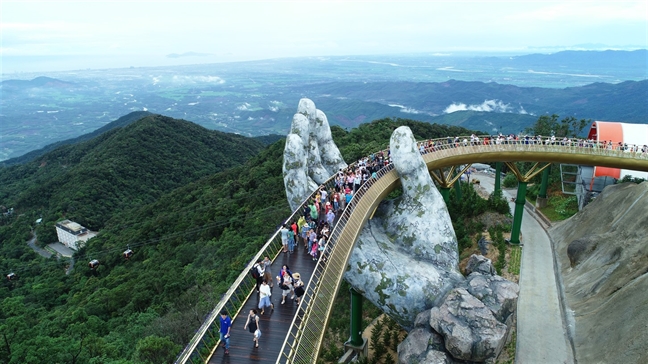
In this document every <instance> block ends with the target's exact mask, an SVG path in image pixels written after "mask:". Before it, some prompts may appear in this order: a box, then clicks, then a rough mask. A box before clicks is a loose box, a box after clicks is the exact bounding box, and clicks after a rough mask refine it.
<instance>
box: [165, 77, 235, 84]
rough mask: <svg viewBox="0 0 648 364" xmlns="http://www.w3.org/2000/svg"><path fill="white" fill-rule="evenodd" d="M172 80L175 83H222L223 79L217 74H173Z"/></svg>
mask: <svg viewBox="0 0 648 364" xmlns="http://www.w3.org/2000/svg"><path fill="white" fill-rule="evenodd" d="M172 81H173V82H175V83H183V84H184V83H216V84H219V85H221V84H223V83H225V80H223V79H222V78H220V77H218V76H178V75H175V76H173V78H172Z"/></svg>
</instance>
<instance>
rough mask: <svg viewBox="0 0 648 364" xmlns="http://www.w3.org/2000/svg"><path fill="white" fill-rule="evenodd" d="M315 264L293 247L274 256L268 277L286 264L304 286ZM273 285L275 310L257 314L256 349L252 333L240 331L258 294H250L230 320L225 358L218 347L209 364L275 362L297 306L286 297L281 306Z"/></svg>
mask: <svg viewBox="0 0 648 364" xmlns="http://www.w3.org/2000/svg"><path fill="white" fill-rule="evenodd" d="M316 263H317V262H315V261H313V260H312V258H311V256H310V255H308V254H306V252H305V249H304V246H303V245H301V246H298V247H297V249H296V250H295V253H293V254H283V253H281V254H280V255H279V256H278V257H277V259H276V260H275V261H274V263H273V264H272V268H271V270H272V276H273V277H276V276H277V274H278V273H279V271H280V270H281V267H282V266H283V265H284V264H287V265H288V267H289V268H290V270H291V271H292V272H293V273H299V274H300V275H301V279H302V281H304V284H305V285H308V282H309V280H310V277H311V275H312V273H313V270H314V269H315V265H316ZM273 283H274V287H273V288H272V303H273V304H274V305H275V307H274V310H270V309H268V308H266V310H265V313H264V314H263V315H259V316H260V322H259V326H260V328H261V339H260V340H259V347H258V348H255V347H254V342H252V334H251V333H250V332H249V331H248V330H243V326H244V325H245V321H246V320H247V315H248V314H249V312H250V309H252V308H257V307H258V304H259V295H258V294H257V293H254V294H252V295H251V296H250V299H249V300H248V301H247V302H246V304H245V306H244V307H243V309H242V310H241V312H240V313H239V315H238V316H237V317H236V318H235V319H234V320H233V321H232V329H231V331H230V332H231V339H230V350H229V355H226V354H225V350H224V348H222V347H219V348H218V349H216V351H215V352H214V355H213V356H212V357H211V359H210V360H209V363H210V364H211V363H232V364H239V363H240V364H245V363H276V361H277V357H278V356H279V351H280V350H281V346H282V345H283V342H284V339H285V338H286V334H287V333H288V328H289V327H290V324H291V323H292V320H293V317H294V314H295V312H296V310H297V304H296V303H295V302H294V301H293V300H291V299H290V296H288V297H287V299H286V303H285V304H283V305H282V304H281V289H280V288H279V286H278V285H277V282H276V280H275V281H274V282H273ZM257 311H258V310H257Z"/></svg>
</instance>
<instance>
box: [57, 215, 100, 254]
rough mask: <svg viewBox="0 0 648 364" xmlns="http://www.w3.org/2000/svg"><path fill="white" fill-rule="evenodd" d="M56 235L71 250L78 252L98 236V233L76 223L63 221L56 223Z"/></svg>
mask: <svg viewBox="0 0 648 364" xmlns="http://www.w3.org/2000/svg"><path fill="white" fill-rule="evenodd" d="M56 235H57V236H58V239H59V241H60V242H61V243H63V244H65V246H67V247H68V248H70V249H74V250H78V249H79V248H81V247H83V246H84V245H85V243H86V241H88V239H91V238H93V237H95V236H96V235H97V233H96V232H94V231H90V230H88V229H87V228H85V227H83V226H81V225H79V224H77V223H76V222H74V221H70V220H63V221H59V222H57V223H56Z"/></svg>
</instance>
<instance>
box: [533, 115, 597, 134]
mask: <svg viewBox="0 0 648 364" xmlns="http://www.w3.org/2000/svg"><path fill="white" fill-rule="evenodd" d="M591 122H592V120H591V119H587V120H586V119H580V120H578V119H576V118H575V117H573V116H568V117H566V118H564V119H562V120H560V121H558V115H556V114H553V115H551V116H548V115H542V116H540V118H538V120H537V121H536V122H535V124H533V125H532V126H530V127H528V128H526V129H525V130H524V132H525V133H528V134H532V135H542V136H549V135H556V136H561V137H563V136H566V137H570V138H573V137H577V136H579V135H581V133H582V132H583V129H584V128H585V127H586V126H587V125H588V124H589V123H591Z"/></svg>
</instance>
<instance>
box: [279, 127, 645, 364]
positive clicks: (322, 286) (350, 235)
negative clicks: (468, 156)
mask: <svg viewBox="0 0 648 364" xmlns="http://www.w3.org/2000/svg"><path fill="white" fill-rule="evenodd" d="M485 137H486V138H490V136H485ZM464 139H466V142H464ZM418 146H419V147H420V151H421V153H422V154H425V155H426V156H425V157H426V159H427V158H434V157H433V156H432V154H436V155H437V156H439V157H441V156H444V155H452V154H457V153H460V151H461V153H463V152H464V151H466V150H468V151H469V153H481V152H487V151H492V150H493V149H495V150H506V151H520V152H524V151H530V150H533V151H542V152H560V153H574V154H589V155H601V154H605V155H611V156H612V155H613V156H615V157H621V158H633V159H646V160H648V153H646V152H641V148H639V151H640V152H630V151H629V150H624V149H621V148H615V147H614V146H613V147H612V148H610V149H608V148H607V146H605V148H604V145H603V144H602V143H601V144H597V143H589V142H585V141H579V140H576V141H568V142H564V141H562V140H556V141H551V140H542V141H537V140H525V139H519V140H504V141H503V142H501V143H496V142H494V141H493V140H492V139H488V140H485V138H484V136H480V137H479V140H478V141H477V140H475V141H470V139H468V137H466V138H460V141H459V142H458V143H456V142H454V140H453V141H452V142H448V140H447V138H440V139H434V140H426V141H422V142H418ZM437 153H438V154H437ZM383 154H384V156H385V158H386V165H385V167H384V168H382V169H381V170H380V171H379V172H377V178H371V179H369V180H368V181H367V182H366V183H364V184H363V185H362V186H361V188H360V189H359V190H358V191H357V192H356V194H354V196H353V198H352V200H351V202H350V203H349V204H348V205H347V207H346V208H345V210H344V211H343V213H342V215H341V216H340V217H339V219H338V221H337V223H336V225H335V227H334V228H333V231H332V233H331V237H330V239H329V241H328V244H327V247H326V249H325V251H324V253H323V254H322V258H320V260H319V261H318V263H317V266H316V268H315V271H314V272H313V275H312V277H311V279H310V282H309V284H308V286H307V287H306V293H305V294H304V297H303V299H302V301H301V303H300V305H299V307H298V309H297V312H296V314H295V317H294V318H293V322H292V325H291V328H290V330H289V332H288V334H287V335H286V338H285V340H284V344H283V347H282V350H281V352H280V356H279V358H277V364H279V363H300V364H302V363H303V364H306V363H314V362H316V361H317V357H318V354H319V350H320V346H321V340H322V337H323V331H324V330H325V329H326V326H327V323H328V316H329V314H330V310H331V307H332V306H331V302H332V301H333V300H334V299H335V296H336V294H337V289H338V288H339V285H340V281H341V277H342V276H343V274H344V272H345V271H346V269H347V264H348V259H349V256H350V254H351V250H352V248H353V245H354V244H355V240H356V238H357V235H358V234H359V231H360V230H361V228H362V225H363V224H364V221H365V218H366V217H367V216H358V215H353V212H354V211H355V210H356V209H357V208H358V207H359V208H360V210H361V211H363V212H364V214H363V215H366V214H367V212H368V211H369V210H368V209H370V207H371V205H372V204H373V203H374V202H375V201H374V200H376V199H380V198H381V196H376V194H373V195H372V197H371V198H369V199H366V198H365V199H363V197H364V196H365V194H366V193H367V191H368V190H369V189H370V188H371V187H372V186H374V185H375V186H376V187H377V188H378V190H382V189H383V188H385V187H386V186H380V185H381V184H383V185H387V184H390V183H391V181H387V180H388V179H383V178H382V177H383V176H385V175H387V174H388V173H391V171H392V170H393V165H392V164H391V160H390V159H389V157H388V152H387V151H384V152H383ZM427 154H430V155H427ZM347 227H350V228H351V229H347ZM324 257H326V260H325V259H323V258H324Z"/></svg>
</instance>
